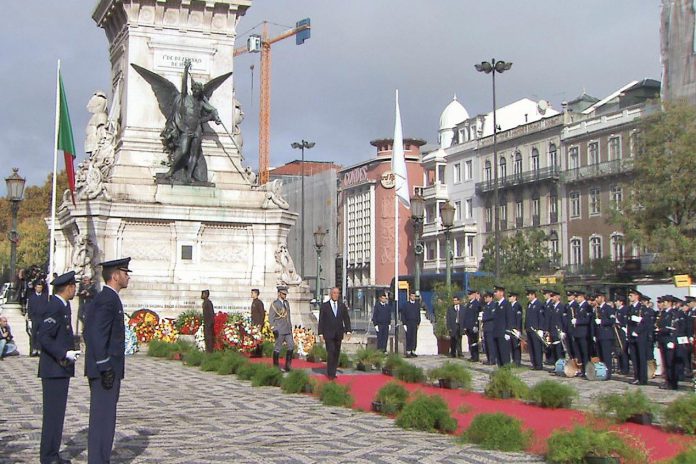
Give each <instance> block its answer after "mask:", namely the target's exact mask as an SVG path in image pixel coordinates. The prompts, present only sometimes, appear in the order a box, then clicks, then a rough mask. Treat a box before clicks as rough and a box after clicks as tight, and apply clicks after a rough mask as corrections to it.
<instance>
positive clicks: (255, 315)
mask: <svg viewBox="0 0 696 464" xmlns="http://www.w3.org/2000/svg"><path fill="white" fill-rule="evenodd" d="M260 293H261V292H260V291H259V289H258V288H252V289H251V323H252V324H254V325H255V326H256V327H258V329H259V331H261V330H263V325H264V324H265V323H266V308H264V306H263V301H261V299H260V298H259V294H260ZM262 354H263V347H262V346H261V345H259V346H257V347H256V349H255V350H254V353H253V357H255V358H260V357H261V355H262Z"/></svg>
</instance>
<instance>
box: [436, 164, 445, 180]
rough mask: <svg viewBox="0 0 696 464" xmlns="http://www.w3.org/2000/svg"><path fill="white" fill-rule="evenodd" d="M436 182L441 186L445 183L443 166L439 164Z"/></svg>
mask: <svg viewBox="0 0 696 464" xmlns="http://www.w3.org/2000/svg"><path fill="white" fill-rule="evenodd" d="M437 181H438V182H439V183H441V184H444V183H445V165H444V164H441V165H439V166H438V167H437Z"/></svg>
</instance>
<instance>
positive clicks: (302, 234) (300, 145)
mask: <svg viewBox="0 0 696 464" xmlns="http://www.w3.org/2000/svg"><path fill="white" fill-rule="evenodd" d="M314 145H315V143H314V142H308V141H306V140H305V139H302V141H301V142H299V143H298V142H292V143H291V144H290V146H291V147H292V148H295V149H298V148H299V149H300V150H302V164H301V165H300V175H301V176H302V179H301V181H300V185H301V187H300V189H301V191H302V193H301V195H302V199H301V203H302V204H301V206H300V215H301V216H302V218H301V219H300V237H301V238H300V274H301V275H303V276H304V274H305V268H304V242H305V228H304V226H305V213H304V203H305V201H304V177H305V170H304V151H305V148H306V149H308V150H309V149H310V148H312V147H314Z"/></svg>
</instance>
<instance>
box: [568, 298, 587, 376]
mask: <svg viewBox="0 0 696 464" xmlns="http://www.w3.org/2000/svg"><path fill="white" fill-rule="evenodd" d="M575 298H576V301H577V303H578V307H577V310H576V312H575V317H574V318H572V319H571V320H570V324H571V326H572V331H573V340H574V341H575V348H576V350H577V359H578V363H579V364H581V372H580V375H582V376H583V377H585V369H586V368H587V363H588V362H589V360H590V351H589V346H588V343H587V342H588V336H589V327H590V322H591V319H592V309H591V308H590V305H589V304H588V303H587V301H586V300H585V292H584V291H581V290H578V291H576V292H575Z"/></svg>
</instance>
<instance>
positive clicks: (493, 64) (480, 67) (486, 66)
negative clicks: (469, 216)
mask: <svg viewBox="0 0 696 464" xmlns="http://www.w3.org/2000/svg"><path fill="white" fill-rule="evenodd" d="M474 67H475V68H476V70H477V71H478V72H482V73H486V74H490V75H491V76H492V78H493V179H494V180H493V208H495V212H494V218H493V220H494V221H495V225H494V231H495V277H496V278H497V277H498V276H499V275H500V250H499V249H500V220H499V219H500V218H499V213H500V205H499V204H498V139H497V133H498V121H497V120H496V104H495V75H496V73H500V74H502V73H504V72H505V71H509V70H510V68H511V67H512V63H511V62H509V61H507V62H506V61H500V60H499V61H496V60H495V58H493V59H492V60H491V61H490V62H488V61H483V62H482V63H481V64H476V65H474Z"/></svg>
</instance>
